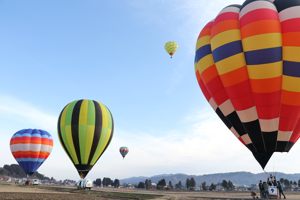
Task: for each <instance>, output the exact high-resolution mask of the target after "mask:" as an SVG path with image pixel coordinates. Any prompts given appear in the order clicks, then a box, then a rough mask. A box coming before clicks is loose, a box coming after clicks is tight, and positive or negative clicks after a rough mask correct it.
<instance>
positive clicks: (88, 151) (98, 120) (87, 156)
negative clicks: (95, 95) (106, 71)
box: [58, 99, 114, 178]
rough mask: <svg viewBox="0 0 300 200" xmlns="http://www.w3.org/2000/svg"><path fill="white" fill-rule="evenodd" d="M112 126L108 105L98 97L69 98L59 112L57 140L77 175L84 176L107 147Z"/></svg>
mask: <svg viewBox="0 0 300 200" xmlns="http://www.w3.org/2000/svg"><path fill="white" fill-rule="evenodd" d="M113 128H114V123H113V118H112V115H111V113H110V111H109V109H108V108H107V107H106V106H105V105H104V104H102V103H100V102H98V101H93V100H88V99H83V100H78V101H73V102H71V103H69V104H68V105H66V107H65V108H64V109H63V110H62V112H61V113H60V116H59V119H58V136H59V140H60V142H61V144H62V146H63V148H64V150H65V151H66V153H67V154H68V156H69V158H70V159H71V161H72V162H73V164H74V166H75V167H76V169H77V171H78V173H79V175H80V177H81V178H85V177H86V175H87V174H88V173H89V171H90V170H91V169H92V167H93V166H94V165H95V163H96V162H97V161H98V159H99V158H100V156H101V155H102V154H103V153H104V151H105V150H106V148H107V147H108V145H109V143H110V141H111V139H112V136H113Z"/></svg>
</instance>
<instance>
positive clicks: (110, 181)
mask: <svg viewBox="0 0 300 200" xmlns="http://www.w3.org/2000/svg"><path fill="white" fill-rule="evenodd" d="M102 185H103V187H107V186H109V185H113V182H112V180H111V179H110V178H107V177H104V178H103V180H102Z"/></svg>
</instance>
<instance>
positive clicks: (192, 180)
mask: <svg viewBox="0 0 300 200" xmlns="http://www.w3.org/2000/svg"><path fill="white" fill-rule="evenodd" d="M195 188H196V181H195V179H194V178H193V177H192V178H191V179H190V188H189V189H190V190H195Z"/></svg>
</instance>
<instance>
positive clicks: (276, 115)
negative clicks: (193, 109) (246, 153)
mask: <svg viewBox="0 0 300 200" xmlns="http://www.w3.org/2000/svg"><path fill="white" fill-rule="evenodd" d="M292 13H300V1H299V0H295V1H287V0H275V1H272V2H271V1H258V0H247V1H246V2H245V3H244V4H243V5H241V6H240V5H231V6H228V7H226V8H224V9H223V10H222V11H221V12H220V13H219V15H218V16H217V17H216V18H215V19H214V20H212V21H211V22H209V23H208V24H207V25H206V26H205V27H204V28H203V30H202V31H201V32H200V34H199V37H198V40H197V44H196V56H195V71H196V76H197V80H198V83H199V85H200V88H201V90H202V92H203V94H204V96H205V97H206V99H207V100H208V101H209V103H210V105H211V106H212V107H213V109H214V110H215V112H216V113H217V114H218V116H219V117H220V118H221V120H222V121H223V122H224V123H225V125H226V126H227V127H228V128H229V129H230V130H231V131H232V133H233V134H234V135H235V136H236V137H237V138H238V140H239V141H240V142H242V143H243V144H244V145H245V146H246V147H247V148H248V149H249V150H250V151H251V152H252V153H253V155H254V157H255V158H256V160H257V161H258V162H259V163H260V165H261V166H262V168H264V167H265V166H266V164H267V162H268V160H269V159H270V157H271V156H272V154H273V153H274V152H288V151H289V150H290V149H291V148H292V146H293V145H294V144H295V143H296V141H297V140H298V138H299V136H300V120H299V119H300V54H299V49H300V42H299V37H300V28H299V27H300V17H299V15H294V14H292ZM225 145H226V144H224V147H225Z"/></svg>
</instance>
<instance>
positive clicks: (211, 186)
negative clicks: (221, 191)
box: [209, 183, 217, 191]
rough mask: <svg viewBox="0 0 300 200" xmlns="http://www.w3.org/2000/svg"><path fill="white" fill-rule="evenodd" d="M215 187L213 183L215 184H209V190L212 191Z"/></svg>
mask: <svg viewBox="0 0 300 200" xmlns="http://www.w3.org/2000/svg"><path fill="white" fill-rule="evenodd" d="M216 188H217V186H216V185H215V184H213V183H212V184H210V186H209V191H214V190H216Z"/></svg>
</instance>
